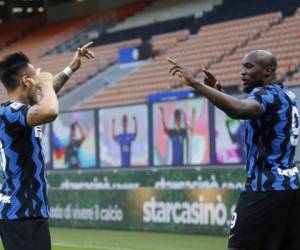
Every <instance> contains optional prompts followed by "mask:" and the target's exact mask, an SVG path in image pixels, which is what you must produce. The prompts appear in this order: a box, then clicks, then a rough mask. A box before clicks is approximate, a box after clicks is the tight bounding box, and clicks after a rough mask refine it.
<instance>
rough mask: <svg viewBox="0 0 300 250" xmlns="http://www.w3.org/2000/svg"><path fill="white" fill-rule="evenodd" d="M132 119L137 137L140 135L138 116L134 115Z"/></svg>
mask: <svg viewBox="0 0 300 250" xmlns="http://www.w3.org/2000/svg"><path fill="white" fill-rule="evenodd" d="M132 119H133V122H134V134H135V136H137V134H138V125H137V119H136V116H135V115H134V116H133V117H132Z"/></svg>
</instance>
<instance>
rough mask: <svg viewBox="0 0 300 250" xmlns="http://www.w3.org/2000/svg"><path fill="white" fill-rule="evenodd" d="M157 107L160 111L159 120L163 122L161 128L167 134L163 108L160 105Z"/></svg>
mask: <svg viewBox="0 0 300 250" xmlns="http://www.w3.org/2000/svg"><path fill="white" fill-rule="evenodd" d="M159 109H160V113H161V120H162V124H163V128H164V132H165V133H166V134H168V128H167V125H166V121H165V112H164V109H163V107H160V108H159Z"/></svg>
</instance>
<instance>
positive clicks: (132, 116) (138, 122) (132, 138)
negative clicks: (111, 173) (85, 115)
mask: <svg viewBox="0 0 300 250" xmlns="http://www.w3.org/2000/svg"><path fill="white" fill-rule="evenodd" d="M148 131H149V130H148V108H147V106H146V105H134V106H126V107H117V108H107V109H101V110H99V134H100V165H101V167H124V168H126V167H141V166H147V165H149V146H148V142H149V132H148Z"/></svg>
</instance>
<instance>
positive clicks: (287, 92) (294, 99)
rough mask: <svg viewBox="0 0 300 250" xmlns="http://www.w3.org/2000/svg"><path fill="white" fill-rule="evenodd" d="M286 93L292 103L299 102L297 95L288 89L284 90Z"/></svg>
mask: <svg viewBox="0 0 300 250" xmlns="http://www.w3.org/2000/svg"><path fill="white" fill-rule="evenodd" d="M284 93H285V94H286V95H287V96H288V97H289V98H290V100H291V101H292V102H297V96H296V94H295V93H294V92H293V91H291V90H290V89H288V88H286V89H285V90H284Z"/></svg>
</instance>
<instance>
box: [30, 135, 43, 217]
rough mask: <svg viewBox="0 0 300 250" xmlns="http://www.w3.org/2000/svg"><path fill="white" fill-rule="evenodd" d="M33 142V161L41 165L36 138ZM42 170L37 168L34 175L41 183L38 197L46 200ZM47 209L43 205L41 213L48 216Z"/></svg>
mask: <svg viewBox="0 0 300 250" xmlns="http://www.w3.org/2000/svg"><path fill="white" fill-rule="evenodd" d="M33 136H34V134H33ZM32 142H33V145H34V151H33V154H32V159H33V161H34V162H35V164H36V165H37V166H41V165H42V163H41V162H40V160H39V154H40V150H39V147H38V145H37V142H36V140H34V139H33V140H32ZM42 170H43V169H42V168H39V169H37V170H36V172H35V174H34V177H35V179H36V180H37V181H38V182H39V184H40V187H39V189H38V191H37V196H38V198H39V199H40V200H42V201H44V200H46V197H44V195H43V186H44V185H43V183H44V180H42V179H41V178H40V174H41V172H42ZM34 207H35V206H34ZM46 211H47V208H46V207H45V205H43V206H42V208H41V213H42V214H43V216H44V217H46V216H47V212H46Z"/></svg>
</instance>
